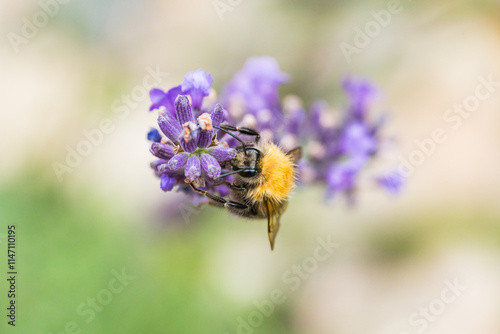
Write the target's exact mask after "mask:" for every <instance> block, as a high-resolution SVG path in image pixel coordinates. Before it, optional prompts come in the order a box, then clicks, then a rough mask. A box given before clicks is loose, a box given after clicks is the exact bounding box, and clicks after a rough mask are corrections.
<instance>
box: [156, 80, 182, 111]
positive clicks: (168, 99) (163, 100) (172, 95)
mask: <svg viewBox="0 0 500 334" xmlns="http://www.w3.org/2000/svg"><path fill="white" fill-rule="evenodd" d="M181 92H182V91H181V86H180V85H179V86H176V87H173V88H171V89H170V90H169V91H168V92H166V93H165V92H163V91H162V90H161V89H158V88H153V89H151V91H150V92H149V97H150V98H151V103H152V105H151V107H150V108H149V110H154V109H157V108H160V107H165V109H166V110H167V114H168V115H169V116H170V117H174V116H175V106H174V102H175V99H176V98H177V96H178V95H179V94H181Z"/></svg>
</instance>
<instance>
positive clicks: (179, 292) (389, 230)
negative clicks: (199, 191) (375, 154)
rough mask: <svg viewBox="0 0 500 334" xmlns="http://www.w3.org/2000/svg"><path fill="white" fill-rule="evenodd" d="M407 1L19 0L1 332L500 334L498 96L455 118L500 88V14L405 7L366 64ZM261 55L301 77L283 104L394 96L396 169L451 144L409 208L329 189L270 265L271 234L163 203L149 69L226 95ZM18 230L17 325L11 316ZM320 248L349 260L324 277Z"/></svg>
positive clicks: (419, 177)
mask: <svg viewBox="0 0 500 334" xmlns="http://www.w3.org/2000/svg"><path fill="white" fill-rule="evenodd" d="M391 6H395V5H394V4H393V3H391V2H390V1H389V2H388V1H349V2H347V1H326V0H314V1H305V0H293V1H285V0H275V1H264V0H254V1H229V0H220V1H214V0H194V1H180V0H171V1H157V0H150V1H135V0H122V1H117V0H100V1H97V0H87V1H81V0H72V1H62V0H60V2H58V1H57V0H52V1H51V0H45V1H44V0H42V1H40V2H38V1H32V0H29V1H2V2H1V3H0V22H1V24H0V32H1V35H2V36H4V37H3V39H2V45H1V50H0V68H1V70H0V73H1V76H0V92H1V93H0V96H1V97H2V99H1V105H2V107H1V111H0V129H1V130H0V142H1V144H0V157H1V158H0V166H1V168H0V171H1V172H0V223H1V224H0V249H1V251H0V254H1V256H0V268H2V270H1V273H0V277H2V279H1V280H0V282H1V283H0V296H1V298H0V307H1V309H2V310H4V311H2V314H1V319H3V320H2V322H1V324H0V328H2V330H1V332H2V333H5V332H14V331H17V332H18V333H29V334H31V333H47V334H48V333H53V334H55V333H58V334H59V333H221V334H224V333H228V334H230V333H252V332H253V333H274V334H276V333H297V334H299V333H307V334H335V333H340V334H343V333H345V334H358V333H359V334H361V333H363V334H368V333H373V334H379V333H384V334H388V333H389V334H390V333H394V334H404V333H407V334H412V333H423V332H425V333H457V334H458V333H472V332H475V333H498V332H500V317H498V315H499V314H500V200H499V198H500V173H499V171H500V131H498V130H499V126H500V113H499V111H500V87H499V86H498V85H496V86H495V84H493V85H492V86H491V87H490V88H491V90H492V92H491V94H490V96H489V97H488V98H486V99H484V100H481V101H480V103H479V105H478V106H477V108H475V110H474V111H473V112H470V113H467V114H464V115H466V116H460V118H459V120H457V119H455V121H454V122H453V123H450V122H447V121H446V119H445V117H446V115H448V116H450V115H451V114H447V112H448V110H449V109H452V108H453V107H454V105H455V104H461V103H463V102H464V100H466V99H467V98H469V97H471V96H474V94H476V93H477V91H476V88H477V87H478V86H479V85H480V84H481V79H480V78H484V79H485V80H488V78H490V79H491V80H493V81H494V82H497V81H500V61H499V59H500V23H499V22H500V20H499V19H500V2H499V1H486V0H480V1H472V0H470V1H401V2H400V3H399V6H398V7H397V8H399V9H398V12H397V13H393V14H391V17H390V19H389V21H388V22H387V23H386V24H384V25H385V26H380V27H381V28H380V29H379V31H378V32H376V33H375V34H374V36H373V37H372V38H370V41H369V42H367V43H366V44H367V45H366V46H365V47H363V48H359V50H358V51H357V52H356V53H353V54H352V55H351V57H350V58H351V59H350V61H348V59H347V57H346V56H345V54H344V53H343V51H342V48H341V46H342V45H343V43H347V44H350V45H355V40H356V38H357V37H356V36H357V29H358V28H359V29H361V30H364V29H365V28H366V25H367V24H369V23H370V22H371V21H374V20H375V16H374V14H373V12H376V13H380V11H383V10H384V11H388V10H389V9H390V8H392V7H391ZM43 8H45V9H43ZM47 12H48V13H50V15H48V14H43V13H47ZM40 13H42V14H40ZM35 24H36V25H35ZM344 45H345V44H344ZM262 55H269V56H273V57H275V58H276V59H277V60H278V62H279V63H280V66H281V68H282V70H283V71H285V72H287V73H289V74H290V75H291V78H292V81H291V83H290V84H288V85H286V86H285V87H284V88H283V90H282V92H283V94H286V93H292V92H293V93H296V94H297V95H300V96H301V97H302V98H303V99H304V101H305V102H306V103H310V102H311V101H313V100H314V99H317V98H324V99H326V100H327V101H328V102H330V103H331V104H332V105H336V106H342V105H344V104H345V100H344V98H343V96H342V94H341V91H340V81H341V79H342V77H343V76H344V75H345V74H355V75H362V76H366V77H368V78H370V79H371V80H372V81H374V82H375V83H377V84H378V85H379V86H380V87H381V88H382V90H383V91H384V99H383V100H382V102H381V103H380V111H381V112H389V115H391V118H390V120H389V125H388V127H387V128H386V130H385V132H386V135H387V136H389V137H391V138H393V140H392V141H390V142H391V143H392V144H391V148H390V150H388V152H389V153H388V154H387V157H384V159H387V160H388V161H389V162H392V163H396V164H397V163H399V161H400V159H409V157H410V156H411V155H412V154H415V153H414V152H415V150H417V149H418V146H417V144H416V143H415V141H416V140H417V141H421V140H424V139H426V138H431V137H432V133H433V131H434V130H435V129H437V128H441V129H443V131H444V132H445V135H446V140H445V141H444V142H443V143H438V144H435V149H434V150H433V152H431V153H430V154H429V156H426V157H425V159H424V161H423V163H422V164H421V165H420V166H417V167H416V168H415V171H414V173H413V174H412V175H411V176H410V177H408V178H407V180H406V183H407V184H406V186H405V188H404V191H403V193H402V194H401V195H400V196H398V197H394V196H388V195H387V194H384V193H382V192H381V191H375V190H374V189H370V188H365V189H360V190H359V196H358V203H357V205H356V206H355V207H347V206H346V205H345V203H344V202H342V201H335V202H334V203H326V202H325V201H324V199H323V193H322V190H321V189H319V188H318V189H306V190H300V191H297V192H296V194H295V195H294V197H293V199H292V200H291V205H290V207H289V209H288V211H287V213H286V214H285V216H284V217H283V224H282V228H281V231H280V233H279V236H278V240H277V247H276V249H275V251H274V252H270V250H269V245H268V241H267V236H266V230H265V223H264V222H260V223H259V222H252V223H249V222H246V221H244V220H237V219H234V218H233V217H230V216H229V215H228V214H227V213H225V212H224V211H218V210H217V209H214V208H209V207H205V208H202V209H201V210H197V209H194V208H192V207H190V206H185V204H184V203H183V202H182V200H178V199H177V197H176V194H165V193H163V192H162V191H161V190H160V188H159V182H158V180H157V179H156V178H155V177H154V175H153V173H152V171H151V170H150V168H149V162H150V161H151V160H152V157H151V156H150V154H149V152H148V142H147V141H146V139H145V134H146V132H147V131H148V130H149V128H150V127H151V126H153V125H154V124H155V115H153V114H152V113H148V112H147V110H148V107H149V98H148V96H147V95H145V94H143V92H144V89H142V88H141V87H143V85H144V83H143V81H144V79H145V78H146V77H147V76H148V75H149V73H150V72H151V71H157V72H158V71H160V72H161V73H162V74H161V75H160V76H159V78H160V79H161V80H159V81H158V82H154V83H153V81H154V80H150V81H151V83H150V84H149V85H151V84H154V86H158V87H161V88H163V89H168V88H170V87H172V86H174V85H177V84H179V83H180V82H181V81H182V79H183V77H184V74H185V73H187V72H189V71H192V70H195V69H198V68H203V69H205V70H207V71H208V72H210V73H212V76H213V78H214V87H215V88H216V89H218V90H220V88H221V87H222V85H223V83H225V82H227V81H228V80H229V79H230V78H231V76H232V74H233V73H234V72H235V71H236V70H238V69H239V68H241V67H242V65H243V63H244V61H245V59H246V58H247V57H250V56H262ZM160 81H161V82H160ZM146 88H149V86H146ZM457 115H459V114H454V116H455V117H457ZM103 120H109V121H105V122H107V123H108V124H107V125H105V126H104V127H105V128H106V133H104V132H102V137H100V136H98V135H96V136H97V137H95V138H94V139H95V142H96V144H95V145H92V146H90V148H89V147H87V151H88V152H87V151H85V152H87V153H86V156H83V157H81V160H80V161H78V159H77V160H76V161H73V165H74V166H73V167H71V168H70V170H64V173H62V175H60V177H58V176H57V174H56V172H55V171H54V162H59V163H61V164H64V163H65V161H66V159H67V158H68V154H69V153H68V152H70V151H71V150H76V149H77V147H78V145H82V141H85V140H86V135H85V133H94V132H92V131H93V130H94V131H95V130H96V129H100V127H102V122H103ZM459 121H460V123H458V122H459ZM453 125H454V126H453ZM82 149H85V148H82ZM179 207H181V208H182V209H183V210H181V214H179V210H177V209H178V208H179ZM172 212H177V213H176V214H173V213H172ZM12 224H14V225H16V227H17V229H16V231H17V238H18V240H17V247H18V248H17V250H18V254H17V261H18V271H19V277H18V301H17V303H18V309H17V311H18V314H17V326H16V328H15V329H13V328H9V327H10V326H8V325H7V318H6V317H5V315H4V313H6V310H5V309H6V307H7V305H8V304H7V297H6V294H7V284H6V280H5V279H4V277H5V274H6V272H7V269H6V262H7V256H6V254H7V251H6V241H7V240H6V233H7V226H8V225H12ZM318 238H322V240H328V238H330V239H331V240H332V241H333V242H335V243H338V247H337V248H336V249H335V250H334V251H333V252H332V254H329V253H328V256H327V257H326V259H325V258H322V259H323V260H321V261H317V260H318V259H317V258H314V255H315V250H316V249H317V247H318V246H319V245H321V242H320V241H318ZM325 254H327V253H325ZM322 255H324V254H323V253H322ZM314 259H316V260H314ZM315 261H316V262H315ZM294 266H295V267H294ZM297 268H298V269H297ZM117 277H118V278H120V279H117ZM450 286H454V288H450ZM279 292H281V293H282V296H281V298H278V299H279V302H274V303H273V302H271V300H273V299H276V296H277V295H280V294H279Z"/></svg>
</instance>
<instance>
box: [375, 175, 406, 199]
mask: <svg viewBox="0 0 500 334" xmlns="http://www.w3.org/2000/svg"><path fill="white" fill-rule="evenodd" d="M376 181H377V183H378V184H379V185H380V186H381V187H382V188H384V189H385V190H387V191H388V192H389V193H391V194H393V195H398V194H399V193H401V188H402V187H403V185H404V177H403V176H402V175H401V174H400V173H399V172H398V171H392V172H389V173H387V174H385V175H384V176H380V177H378V178H377V179H376Z"/></svg>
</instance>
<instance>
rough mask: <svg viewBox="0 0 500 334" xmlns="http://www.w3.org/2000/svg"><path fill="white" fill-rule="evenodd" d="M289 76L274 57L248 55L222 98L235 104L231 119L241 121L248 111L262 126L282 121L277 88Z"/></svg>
mask: <svg viewBox="0 0 500 334" xmlns="http://www.w3.org/2000/svg"><path fill="white" fill-rule="evenodd" d="M288 79H289V76H288V74H286V73H284V72H282V71H281V70H280V68H279V65H278V62H277V61H276V60H275V59H274V58H271V57H255V58H249V59H248V60H247V61H246V63H245V66H244V67H243V69H242V70H240V71H239V72H238V73H236V74H235V75H234V77H233V78H232V80H231V81H230V82H229V84H228V85H227V86H226V87H225V89H224V94H223V101H224V102H225V103H226V104H228V105H232V107H233V108H231V110H230V114H231V119H233V120H234V121H241V119H242V118H243V116H244V115H245V114H247V113H249V114H252V115H254V117H256V119H257V120H258V121H259V124H260V125H262V126H263V127H268V126H270V125H271V124H272V122H273V121H276V120H281V117H282V111H281V109H280V104H281V103H280V99H279V91H278V88H279V86H280V85H282V84H284V83H285V82H287V81H288ZM233 109H234V110H233ZM236 109H239V110H236Z"/></svg>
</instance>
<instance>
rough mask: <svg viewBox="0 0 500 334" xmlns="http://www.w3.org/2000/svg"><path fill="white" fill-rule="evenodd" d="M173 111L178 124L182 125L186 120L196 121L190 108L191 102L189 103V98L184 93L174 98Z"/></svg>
mask: <svg viewBox="0 0 500 334" xmlns="http://www.w3.org/2000/svg"><path fill="white" fill-rule="evenodd" d="M175 111H176V117H177V120H178V121H179V124H181V125H182V124H184V123H187V122H193V123H195V122H196V120H195V119H194V115H193V111H192V110H191V104H190V103H189V99H188V97H187V96H186V95H179V96H177V99H176V100H175Z"/></svg>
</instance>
